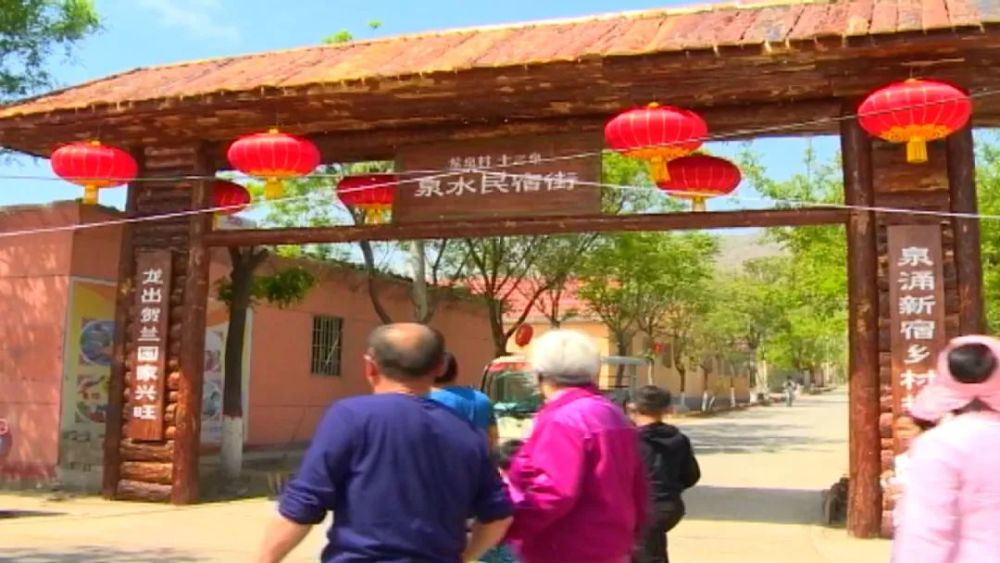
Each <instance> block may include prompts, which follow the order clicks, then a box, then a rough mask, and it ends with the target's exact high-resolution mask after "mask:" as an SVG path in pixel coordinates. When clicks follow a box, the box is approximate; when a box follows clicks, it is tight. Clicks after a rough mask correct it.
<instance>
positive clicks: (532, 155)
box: [393, 135, 600, 223]
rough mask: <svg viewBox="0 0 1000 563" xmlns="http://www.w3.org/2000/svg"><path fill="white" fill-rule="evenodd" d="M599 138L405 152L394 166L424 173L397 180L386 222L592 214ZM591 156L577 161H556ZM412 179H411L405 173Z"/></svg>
mask: <svg viewBox="0 0 1000 563" xmlns="http://www.w3.org/2000/svg"><path fill="white" fill-rule="evenodd" d="M599 152H600V144H599V138H597V137H594V136H592V135H583V136H580V135H573V136H556V137H529V138H506V139H494V140H489V141H485V140H484V141H469V142H464V143H448V144H442V145H434V146H429V147H417V148H412V149H405V150H403V151H402V152H401V153H400V156H399V159H398V162H397V170H400V171H402V172H407V171H411V172H418V171H419V172H422V173H426V176H424V177H418V178H417V179H416V181H415V182H414V181H410V182H407V183H404V184H402V185H401V188H400V191H399V192H398V193H397V195H396V201H395V204H394V207H393V222H395V223H400V222H413V221H430V220H442V219H445V220H447V219H461V218H472V217H484V216H498V217H499V216H506V217H511V216H523V215H574V214H591V213H597V212H599V211H600V190H599V189H597V187H596V186H594V185H593V183H595V182H597V181H599V179H600V158H599V154H598V153H599ZM580 153H593V154H592V155H591V156H586V157H583V158H560V157H561V156H568V155H571V154H580ZM407 177H408V178H413V177H412V176H407Z"/></svg>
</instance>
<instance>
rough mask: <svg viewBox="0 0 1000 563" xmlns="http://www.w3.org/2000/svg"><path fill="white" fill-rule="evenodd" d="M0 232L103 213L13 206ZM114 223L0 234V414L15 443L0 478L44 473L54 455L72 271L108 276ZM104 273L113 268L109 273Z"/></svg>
mask: <svg viewBox="0 0 1000 563" xmlns="http://www.w3.org/2000/svg"><path fill="white" fill-rule="evenodd" d="M0 217H2V225H3V226H2V230H3V231H8V232H9V231H19V230H26V229H39V228H51V227H61V226H66V225H75V224H79V223H89V222H93V221H100V220H103V219H106V218H107V217H108V215H107V212H106V211H102V210H101V209H97V208H93V209H81V207H80V206H79V205H78V204H76V203H75V202H65V203H58V204H53V205H50V206H25V207H11V208H7V209H5V210H4V211H3V214H2V215H0ZM119 236H120V230H119V229H113V228H106V227H105V228H98V229H92V230H89V231H76V232H74V231H69V230H67V231H57V232H50V233H44V234H33V235H29V236H18V237H4V238H0V419H4V420H5V421H6V424H5V425H4V426H6V428H7V431H8V432H9V433H10V434H9V438H10V439H12V441H13V443H14V445H15V447H13V448H12V449H11V451H10V453H9V455H8V456H6V459H4V460H0V477H4V476H7V477H50V476H52V475H53V474H54V467H55V465H56V463H57V462H58V455H59V415H60V396H61V395H60V394H61V385H62V377H63V349H64V345H65V341H64V337H65V323H66V310H67V305H68V303H67V301H68V295H69V285H70V277H71V276H72V275H82V276H88V277H93V278H98V279H114V273H113V272H114V270H115V269H116V267H117V266H116V265H117V261H118V246H117V244H115V245H113V248H101V249H97V248H96V245H98V244H100V245H101V246H102V247H106V246H107V244H106V243H107V241H108V240H117V239H118V237H119ZM108 272H111V273H110V274H109V273H108Z"/></svg>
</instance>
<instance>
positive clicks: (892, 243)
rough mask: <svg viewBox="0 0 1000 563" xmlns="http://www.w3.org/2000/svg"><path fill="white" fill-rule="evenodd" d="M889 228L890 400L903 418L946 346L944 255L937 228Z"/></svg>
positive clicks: (923, 226)
mask: <svg viewBox="0 0 1000 563" xmlns="http://www.w3.org/2000/svg"><path fill="white" fill-rule="evenodd" d="M887 229H888V237H889V240H888V242H889V257H888V258H889V307H890V312H889V316H890V321H891V330H892V332H891V345H892V399H893V412H894V414H895V415H896V416H899V415H901V414H904V413H905V412H906V411H907V410H908V409H909V407H910V406H911V405H912V404H913V398H914V397H915V396H916V394H917V392H919V391H920V389H921V388H923V386H924V385H926V384H927V383H929V382H931V381H933V380H934V377H935V368H936V363H937V356H938V354H939V353H940V352H941V350H943V349H944V347H945V345H946V343H947V340H946V335H945V304H944V268H943V265H942V262H943V252H942V247H941V227H940V226H938V225H896V226H889V227H887Z"/></svg>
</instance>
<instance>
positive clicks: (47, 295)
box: [0, 202, 492, 478]
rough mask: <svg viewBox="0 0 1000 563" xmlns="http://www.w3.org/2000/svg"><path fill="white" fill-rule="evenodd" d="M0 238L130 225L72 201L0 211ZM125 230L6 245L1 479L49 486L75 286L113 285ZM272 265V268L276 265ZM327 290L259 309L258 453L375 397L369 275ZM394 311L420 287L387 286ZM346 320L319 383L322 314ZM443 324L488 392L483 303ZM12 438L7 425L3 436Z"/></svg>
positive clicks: (332, 282)
mask: <svg viewBox="0 0 1000 563" xmlns="http://www.w3.org/2000/svg"><path fill="white" fill-rule="evenodd" d="M0 217H2V222H0V232H3V231H15V230H22V229H37V228H47V227H60V226H68V225H76V224H88V223H95V222H99V221H105V220H108V219H114V218H117V217H120V215H118V214H117V213H116V212H114V211H113V210H108V209H104V208H98V207H86V206H81V205H79V204H78V203H76V202H63V203H57V204H52V205H48V206H24V207H11V208H6V209H4V210H0ZM120 237H121V228H120V227H101V228H91V229H81V230H76V231H70V230H66V231H61V232H53V233H46V234H34V235H30V236H24V237H10V238H0V419H2V420H4V421H6V427H7V428H9V431H10V435H9V437H11V438H13V441H14V443H15V447H14V448H13V449H12V450H11V454H10V455H8V456H7V457H6V459H3V458H0V478H3V477H28V478H49V477H53V476H54V475H55V467H56V466H57V464H58V463H59V461H60V460H59V452H60V443H59V440H60V411H61V405H60V401H61V397H62V396H63V393H62V385H63V374H64V368H65V367H66V366H64V365H63V364H64V350H65V347H66V334H67V330H66V328H67V327H66V321H67V314H68V306H69V304H68V300H69V288H70V286H71V283H72V280H73V279H86V280H97V281H104V282H114V281H115V280H116V277H117V270H118V254H119V250H120ZM266 267H267V266H265V268H266ZM309 267H310V268H311V269H313V270H314V271H315V274H316V277H317V280H318V284H317V286H316V287H314V288H313V289H312V291H311V292H310V294H309V295H308V296H307V298H306V299H305V301H304V302H302V303H299V304H297V305H294V306H292V307H289V308H287V309H277V308H275V307H270V306H267V305H260V306H257V307H256V308H255V310H254V315H253V323H252V332H251V333H250V335H249V339H248V342H247V346H252V352H251V354H250V383H249V398H248V403H249V404H248V408H246V409H245V413H246V417H247V422H248V432H247V445H248V446H249V447H281V446H287V445H289V444H292V445H298V444H301V443H303V442H306V441H308V439H309V437H310V436H311V435H312V432H313V430H314V428H315V425H316V423H317V422H318V420H319V417H320V416H321V415H322V412H323V410H324V409H325V408H326V407H327V406H328V405H329V404H330V403H331V402H333V401H335V400H337V399H339V398H343V397H347V396H350V395H356V394H360V393H367V392H368V388H367V385H366V383H365V381H364V377H363V375H362V373H361V365H362V358H363V354H364V351H365V347H366V342H365V341H366V338H367V335H368V333H369V332H370V331H371V330H372V329H373V328H375V327H376V326H377V325H378V324H379V323H378V319H377V317H376V315H375V313H374V311H373V309H372V305H371V303H370V301H369V298H368V294H367V289H366V286H365V281H364V278H363V277H362V276H361V275H360V274H359V273H358V272H355V271H353V270H350V269H345V268H340V267H332V266H320V265H315V264H313V265H310V266H309ZM228 271H229V261H228V257H227V254H226V253H225V252H223V251H219V252H216V253H215V254H214V256H213V264H212V270H211V272H212V279H213V285H214V282H215V281H216V280H218V279H219V278H221V277H222V276H225V275H226V274H227V273H228ZM380 284H381V285H380V287H382V288H383V290H382V294H383V303H384V305H385V307H386V308H387V310H388V311H389V312H390V314H391V315H392V316H393V318H394V319H396V320H409V319H410V318H411V316H412V313H411V310H412V305H411V304H410V299H409V293H408V292H409V286H408V285H407V284H405V283H403V282H401V281H395V280H385V281H382V282H380ZM316 314H319V315H329V316H335V317H340V318H342V319H343V325H342V334H343V336H342V338H343V344H342V352H341V375H340V376H320V375H313V374H310V373H309V372H310V346H311V338H312V318H313V315H316ZM431 324H432V325H434V326H436V327H437V328H439V329H440V330H441V331H442V332H443V333H444V334H445V337H446V338H447V340H448V346H449V349H450V350H452V351H453V352H455V353H456V355H457V356H458V360H459V365H460V366H461V368H462V376H461V377H462V380H463V381H465V382H467V383H469V384H472V385H476V386H478V380H479V375H480V373H481V371H482V368H483V366H484V365H485V364H486V362H488V361H489V359H490V358H491V357H492V345H491V343H490V337H489V334H490V332H489V325H488V323H487V321H486V315H485V312H484V311H483V309H482V308H481V306H479V305H478V304H476V303H474V302H468V301H460V300H451V301H448V300H443V301H442V303H440V305H439V309H438V311H437V314H436V315H435V318H434V321H433V322H432V323H431ZM0 429H2V427H0Z"/></svg>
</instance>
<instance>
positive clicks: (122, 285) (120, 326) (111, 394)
mask: <svg viewBox="0 0 1000 563" xmlns="http://www.w3.org/2000/svg"><path fill="white" fill-rule="evenodd" d="M131 152H132V158H134V159H135V161H136V163H137V164H138V165H139V166H138V171H137V176H138V177H140V178H141V177H143V176H145V172H146V170H145V168H146V167H145V161H146V156H145V152H144V151H143V150H142V149H141V148H139V149H135V150H133V151H131ZM127 189H128V191H127V193H126V196H125V216H126V217H127V218H132V217H135V215H136V203H137V201H138V199H139V186H138V185H136V183H135V182H133V183H132V184H131V185H129V187H128V188H127ZM134 277H135V261H134V260H133V259H132V224H131V223H126V224H125V225H124V227H123V228H122V240H121V253H120V254H119V258H118V289H117V291H116V293H115V339H114V344H113V347H112V363H111V379H110V380H109V382H108V411H107V413H106V414H105V432H104V464H103V466H104V473H103V475H102V486H101V494H102V495H103V496H104V498H106V499H113V498H115V497H116V493H117V488H118V480H119V479H120V478H121V452H120V450H119V446H120V444H121V442H122V424H123V422H124V413H123V411H124V403H125V396H124V395H125V372H126V371H127V368H126V365H125V356H126V353H127V352H126V346H125V334H126V332H127V326H128V322H129V308H130V307H131V306H132V301H133V296H132V290H133V287H134V281H135V280H134Z"/></svg>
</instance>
